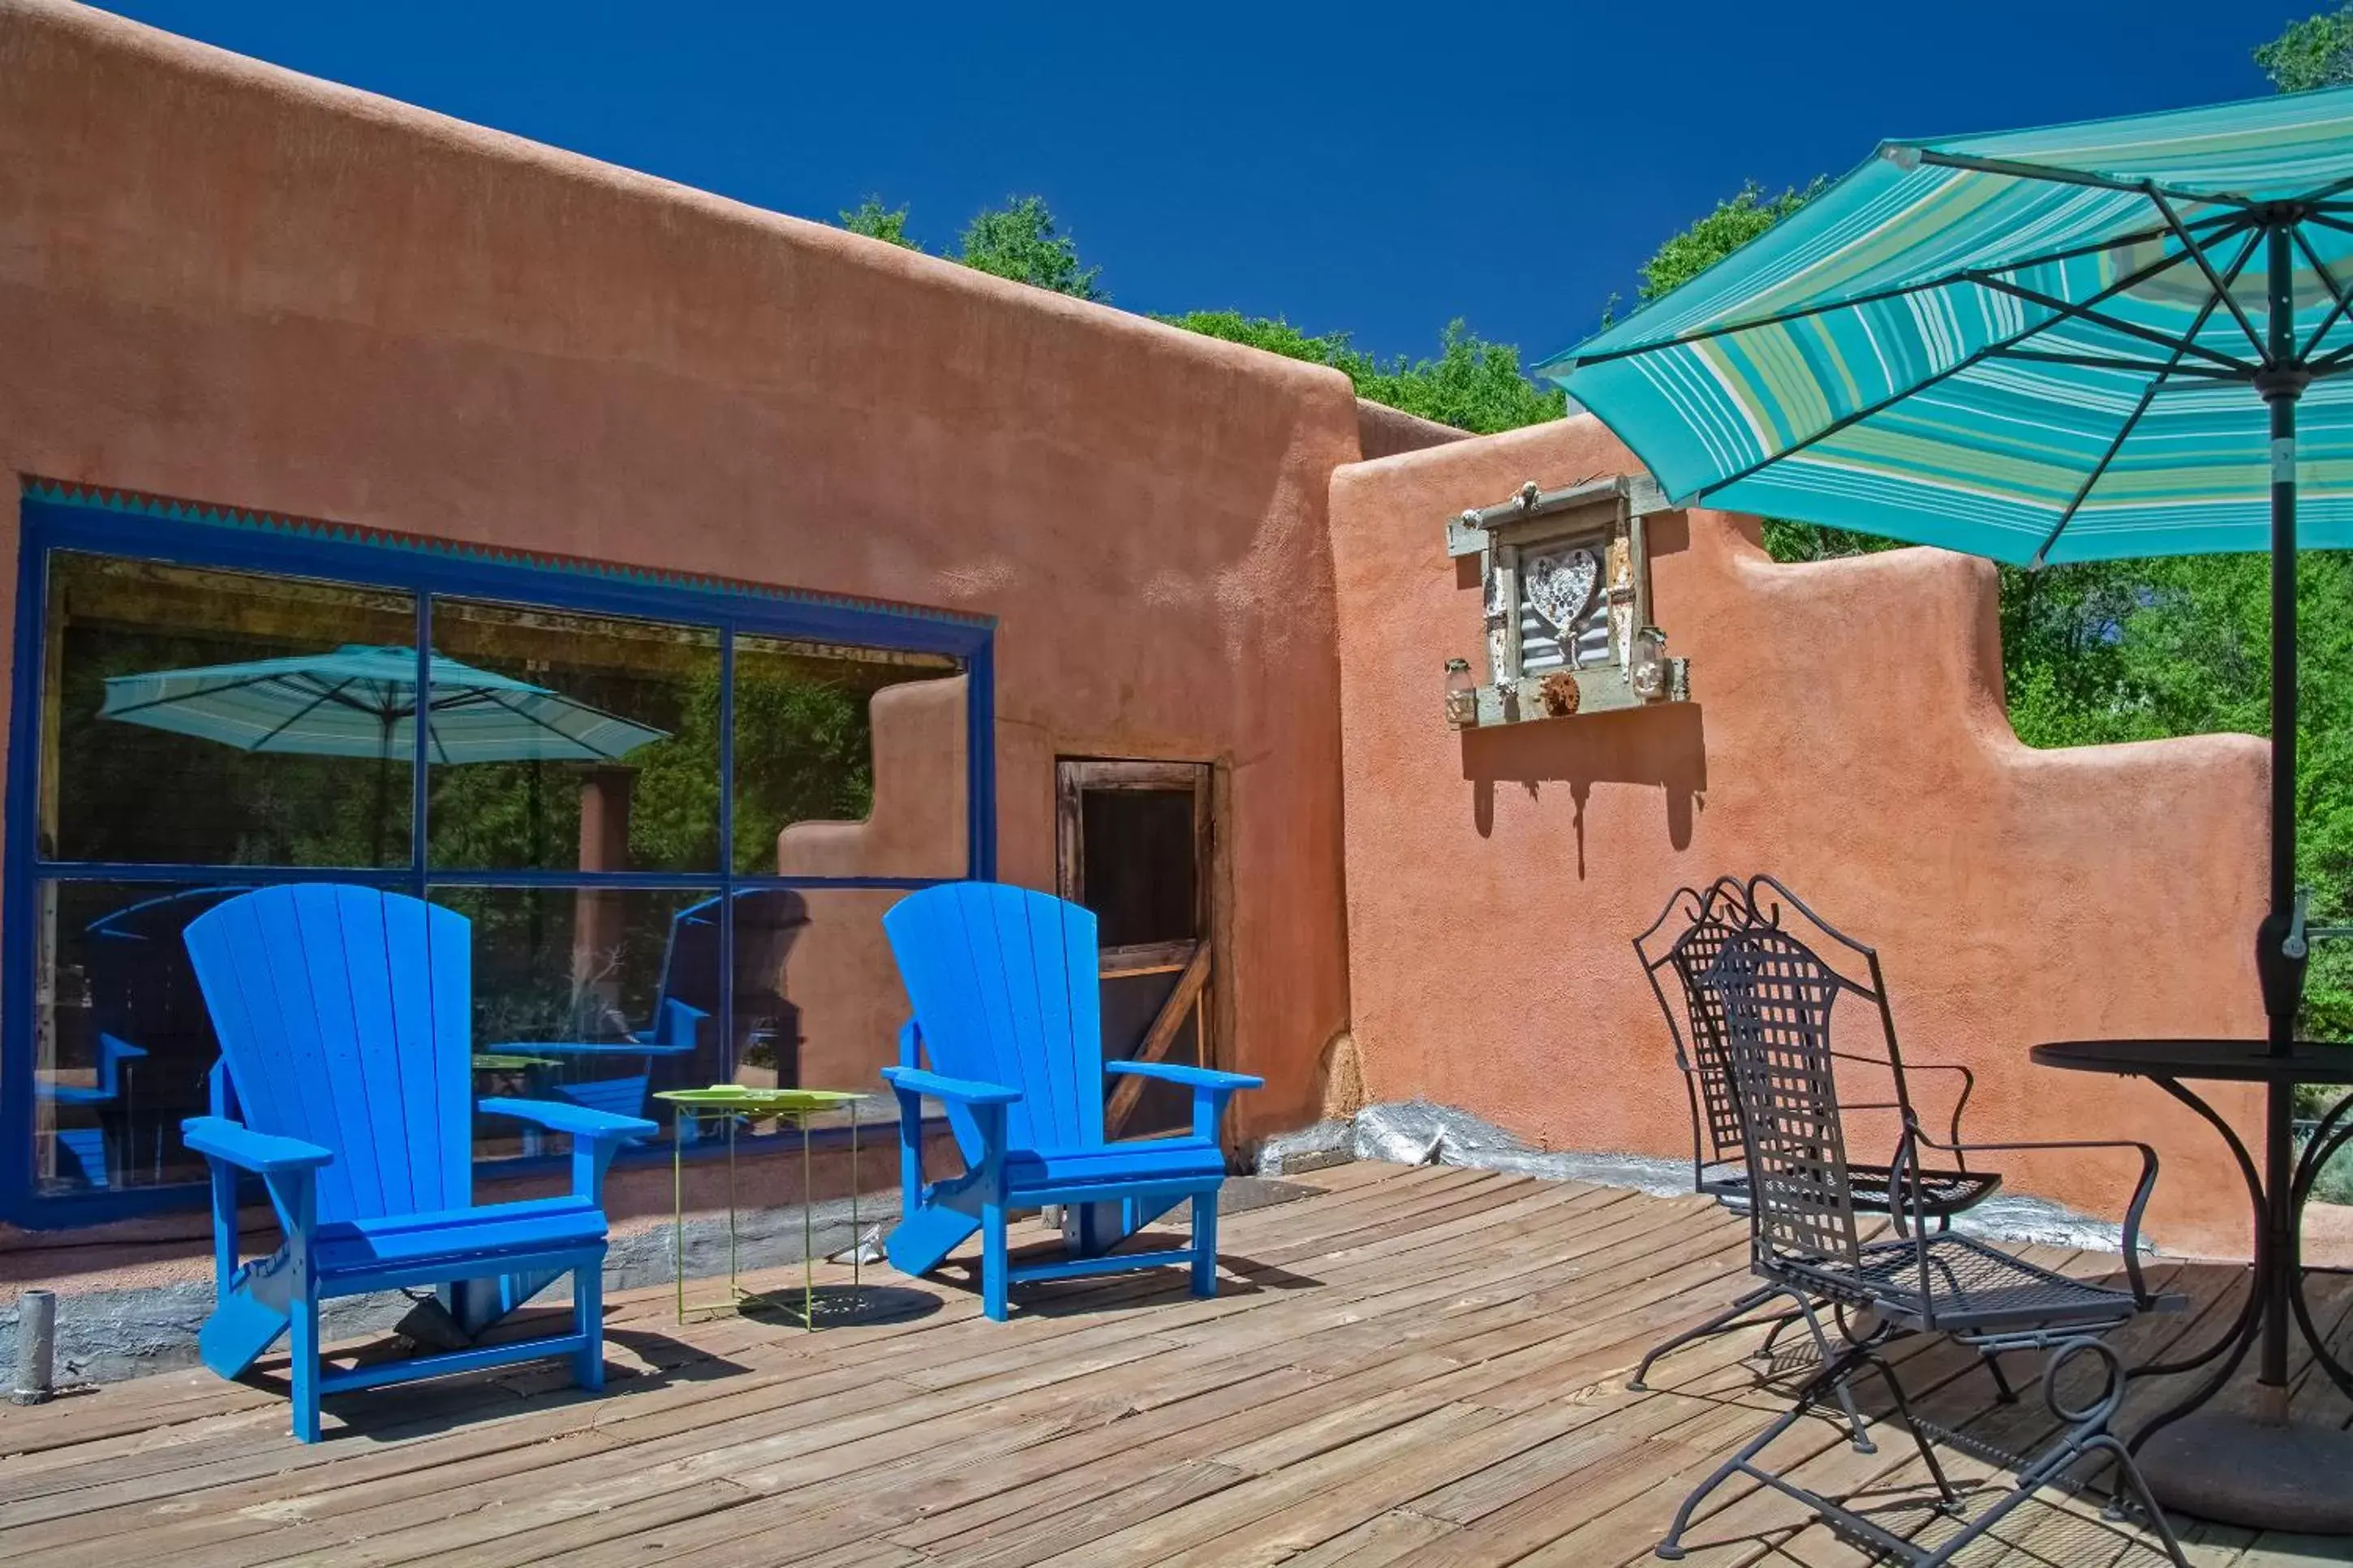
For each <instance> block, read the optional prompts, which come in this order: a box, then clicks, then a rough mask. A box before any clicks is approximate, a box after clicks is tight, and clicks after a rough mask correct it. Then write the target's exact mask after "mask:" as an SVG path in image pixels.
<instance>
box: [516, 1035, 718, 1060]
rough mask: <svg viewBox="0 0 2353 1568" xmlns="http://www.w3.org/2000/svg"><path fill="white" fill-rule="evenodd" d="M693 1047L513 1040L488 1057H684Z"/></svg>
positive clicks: (645, 1042) (634, 1042)
mask: <svg viewBox="0 0 2353 1568" xmlns="http://www.w3.org/2000/svg"><path fill="white" fill-rule="evenodd" d="M692 1049H694V1047H692V1046H691V1045H686V1046H665V1045H661V1044H659V1043H658V1042H656V1041H652V1040H638V1039H627V1040H510V1041H507V1042H506V1043H504V1044H502V1045H496V1046H491V1047H488V1049H487V1050H486V1051H485V1052H484V1054H485V1055H487V1056H515V1057H530V1056H542V1057H682V1056H684V1055H686V1054H687V1052H689V1051H691V1050H692Z"/></svg>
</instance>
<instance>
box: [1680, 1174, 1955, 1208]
mask: <svg viewBox="0 0 2353 1568" xmlns="http://www.w3.org/2000/svg"><path fill="white" fill-rule="evenodd" d="M1846 1174H1847V1184H1848V1187H1849V1189H1850V1190H1851V1191H1852V1193H1853V1194H1854V1212H1855V1213H1857V1214H1887V1213H1890V1212H1891V1211H1892V1210H1893V1208H1894V1203H1893V1200H1892V1194H1894V1190H1895V1173H1894V1171H1893V1170H1892V1169H1891V1168H1890V1167H1888V1166H1885V1165H1849V1166H1848V1167H1847V1168H1846ZM1699 1190H1700V1191H1701V1192H1703V1193H1705V1194H1707V1195H1708V1196H1710V1197H1712V1198H1714V1199H1715V1200H1716V1201H1717V1202H1718V1203H1722V1204H1729V1205H1736V1206H1739V1207H1744V1208H1745V1207H1746V1206H1747V1204H1748V1171H1747V1168H1746V1166H1742V1165H1736V1166H1732V1167H1729V1168H1716V1169H1711V1170H1710V1171H1708V1172H1707V1173H1705V1175H1704V1176H1703V1177H1702V1178H1701V1180H1700V1184H1699ZM2000 1190H2001V1177H2000V1175H1999V1174H1997V1173H1994V1172H1991V1171H1923V1172H1921V1173H1920V1203H1919V1205H1918V1212H1919V1213H1921V1214H1923V1215H1926V1216H1927V1217H1928V1218H1930V1219H1949V1218H1951V1217H1952V1216H1953V1215H1957V1214H1962V1213H1966V1212H1967V1211H1968V1210H1970V1209H1973V1208H1975V1207H1977V1206H1978V1205H1979V1204H1981V1203H1983V1202H1985V1201H1986V1199H1988V1198H1989V1197H1991V1196H1993V1195H1994V1194H1996V1193H1998V1192H2000ZM1907 1195H1908V1194H1907Z"/></svg>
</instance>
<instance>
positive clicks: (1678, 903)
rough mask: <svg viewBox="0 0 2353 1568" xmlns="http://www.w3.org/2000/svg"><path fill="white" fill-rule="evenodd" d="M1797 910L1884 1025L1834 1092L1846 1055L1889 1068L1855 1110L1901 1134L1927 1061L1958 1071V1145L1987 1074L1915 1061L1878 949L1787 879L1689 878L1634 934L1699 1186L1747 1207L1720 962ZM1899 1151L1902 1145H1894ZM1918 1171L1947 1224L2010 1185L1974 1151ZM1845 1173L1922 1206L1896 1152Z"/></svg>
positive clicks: (1836, 971) (1744, 1308)
mask: <svg viewBox="0 0 2353 1568" xmlns="http://www.w3.org/2000/svg"><path fill="white" fill-rule="evenodd" d="M1792 917H1794V918H1795V919H1796V920H1802V921H1803V922H1804V924H1805V925H1806V927H1807V928H1808V929H1809V931H1810V933H1811V934H1812V935H1813V936H1814V937H1815V939H1816V940H1817V941H1818V942H1820V943H1821V944H1822V945H1823V946H1826V947H1828V948H1830V949H1831V950H1832V951H1833V952H1837V953H1838V954H1839V962H1838V963H1837V964H1836V965H1835V966H1826V967H1829V969H1830V973H1831V975H1832V976H1833V978H1834V979H1835V981H1836V993H1838V994H1852V996H1853V997H1854V998H1855V1000H1856V1002H1857V1003H1858V1004H1861V1005H1867V1006H1868V1008H1869V1010H1870V1018H1871V1020H1872V1021H1873V1024H1874V1025H1875V1026H1876V1029H1877V1032H1878V1036H1879V1045H1880V1048H1879V1050H1878V1052H1877V1053H1876V1054H1873V1053H1870V1052H1863V1051H1843V1050H1837V1049H1832V1050H1831V1052H1830V1057H1831V1063H1832V1068H1831V1074H1832V1076H1831V1080H1830V1082H1829V1083H1827V1084H1826V1085H1825V1086H1824V1087H1825V1089H1826V1091H1828V1092H1830V1093H1831V1094H1833V1095H1835V1094H1836V1093H1837V1089H1838V1086H1837V1082H1836V1064H1837V1063H1839V1062H1845V1063H1848V1064H1850V1067H1851V1068H1852V1069H1859V1070H1860V1071H1862V1072H1863V1073H1866V1074H1868V1075H1869V1076H1870V1077H1871V1078H1872V1079H1873V1082H1874V1083H1876V1082H1877V1081H1878V1079H1879V1078H1880V1076H1881V1075H1884V1077H1885V1080H1886V1082H1887V1084H1888V1089H1889V1092H1888V1094H1887V1097H1886V1098H1885V1099H1882V1100H1856V1101H1852V1102H1848V1103H1847V1104H1846V1105H1845V1109H1847V1110H1869V1111H1873V1112H1879V1113H1893V1114H1894V1117H1895V1118H1896V1125H1897V1127H1898V1129H1899V1131H1898V1133H1897V1135H1896V1137H1897V1142H1900V1141H1901V1133H1900V1129H1901V1127H1902V1126H1903V1124H1904V1118H1905V1117H1907V1116H1909V1115H1911V1114H1912V1112H1913V1110H1914V1109H1915V1107H1914V1102H1913V1098H1912V1092H1911V1089H1910V1086H1909V1081H1908V1080H1909V1077H1910V1074H1911V1073H1914V1072H1926V1073H1936V1074H1938V1075H1942V1076H1944V1077H1947V1078H1949V1079H1951V1080H1952V1081H1953V1084H1954V1092H1953V1097H1952V1107H1951V1110H1950V1113H1949V1116H1948V1118H1947V1121H1946V1125H1947V1128H1948V1130H1949V1142H1950V1143H1951V1144H1952V1145H1953V1146H1956V1147H1957V1146H1958V1145H1959V1144H1960V1142H1961V1116H1962V1112H1963V1111H1964V1110H1967V1108H1968V1102H1969V1096H1970V1093H1971V1091H1972V1090H1973V1089H1974V1088H1975V1085H1976V1079H1975V1077H1974V1075H1972V1074H1971V1073H1970V1071H1969V1069H1968V1068H1966V1067H1962V1066H1960V1065H1958V1064H1956V1063H1943V1062H1915V1063H1909V1064H1907V1063H1906V1062H1905V1059H1904V1052H1903V1047H1902V1044H1901V1043H1900V1042H1899V1041H1898V1039H1897V1038H1896V1034H1895V1016H1894V1009H1893V1007H1892V1006H1891V1005H1890V1003H1889V1000H1888V988H1887V984H1886V982H1885V979H1884V977H1883V974H1882V973H1881V971H1880V966H1879V954H1878V952H1877V951H1876V950H1875V949H1873V947H1871V946H1870V945H1869V944H1867V943H1864V942H1858V941H1856V940H1855V939H1854V938H1852V937H1850V936H1848V935H1847V934H1846V933H1845V932H1843V931H1840V930H1839V929H1838V928H1837V927H1835V926H1833V925H1831V923H1830V922H1829V921H1826V920H1824V919H1822V917H1821V916H1820V915H1819V914H1817V913H1815V912H1814V910H1812V909H1811V908H1810V907H1809V906H1808V905H1807V903H1806V902H1805V900H1802V899H1800V898H1799V897H1798V896H1797V895H1796V894H1795V893H1793V892H1791V891H1790V890H1789V889H1788V887H1786V886H1785V885H1783V884H1782V883H1781V882H1780V881H1779V880H1778V879H1776V878H1773V877H1770V876H1767V875H1765V874H1763V873H1759V874H1757V875H1756V876H1753V877H1750V878H1749V879H1747V880H1746V882H1743V881H1741V880H1739V879H1736V878H1732V877H1719V878H1717V879H1715V881H1714V882H1711V883H1709V884H1708V885H1707V886H1706V887H1705V888H1704V889H1693V888H1678V889H1676V890H1675V892H1674V894H1673V895H1672V897H1670V898H1669V899H1668V900H1667V902H1666V905H1665V907H1664V908H1663V909H1662V910H1660V911H1659V916H1658V918H1657V919H1656V920H1654V921H1651V924H1650V927H1649V929H1647V930H1645V931H1643V932H1642V933H1641V935H1640V936H1637V937H1636V938H1635V939H1634V953H1635V956H1636V958H1637V959H1638V960H1640V962H1641V965H1642V973H1643V977H1644V978H1645V979H1647V980H1648V981H1649V982H1650V984H1651V995H1652V996H1653V997H1655V998H1656V999H1657V1001H1658V1004H1659V1011H1660V1013H1661V1015H1662V1016H1663V1017H1664V1018H1665V1019H1666V1022H1667V1034H1668V1037H1669V1038H1670V1039H1671V1040H1672V1042H1673V1045H1674V1053H1675V1066H1676V1068H1677V1069H1678V1070H1679V1071H1680V1072H1681V1073H1682V1074H1683V1089H1684V1093H1685V1095H1686V1096H1687V1098H1688V1099H1689V1100H1690V1104H1691V1118H1692V1185H1693V1188H1694V1190H1695V1191H1697V1192H1699V1193H1701V1194H1705V1195H1706V1196H1709V1197H1712V1198H1714V1199H1715V1200H1716V1201H1717V1202H1718V1203H1720V1204H1723V1205H1725V1206H1726V1207H1728V1208H1731V1209H1734V1210H1736V1211H1738V1212H1744V1213H1745V1212H1746V1209H1747V1207H1748V1202H1749V1184H1750V1180H1751V1178H1750V1174H1749V1167H1748V1159H1747V1149H1746V1142H1745V1140H1744V1136H1743V1133H1742V1131H1741V1129H1742V1121H1741V1117H1740V1110H1739V1106H1738V1102H1737V1099H1736V1096H1735V1094H1734V1092H1733V1084H1732V1068H1731V1061H1730V1058H1729V1057H1728V1055H1727V1054H1726V1050H1725V1015H1724V1003H1723V999H1722V997H1721V996H1720V995H1719V994H1718V992H1717V988H1716V986H1715V982H1714V979H1713V976H1712V971H1713V968H1714V965H1715V962H1716V959H1717V957H1718V956H1719V955H1720V954H1721V953H1722V952H1723V951H1724V948H1725V943H1726V942H1730V941H1731V940H1732V939H1733V938H1734V937H1736V936H1737V935H1739V934H1740V933H1741V932H1744V931H1752V930H1761V931H1780V930H1782V929H1784V922H1785V921H1792ZM1670 933H1672V934H1670ZM1662 939H1663V941H1662ZM1670 977H1672V978H1670ZM1834 999H1835V994H1833V995H1832V996H1831V997H1830V998H1826V999H1825V1001H1824V1005H1825V1006H1827V1005H1828V1003H1829V1001H1831V1000H1834ZM1893 1152H1894V1151H1893V1146H1892V1145H1891V1146H1890V1153H1891V1156H1892V1154H1893ZM1919 1174H1920V1181H1919V1188H1920V1192H1919V1194H1918V1195H1919V1197H1920V1198H1921V1199H1922V1200H1923V1201H1922V1202H1921V1203H1920V1204H1919V1205H1917V1206H1916V1210H1917V1213H1918V1214H1919V1215H1921V1216H1923V1217H1924V1218H1925V1219H1926V1221H1928V1222H1929V1223H1932V1224H1934V1225H1935V1226H1937V1227H1939V1228H1942V1227H1943V1226H1946V1225H1947V1224H1948V1223H1949V1221H1950V1219H1951V1217H1952V1216H1953V1215H1957V1214H1959V1213H1961V1212H1962V1211H1963V1210H1966V1209H1969V1208H1972V1207H1975V1206H1976V1205H1978V1204H1980V1203H1983V1202H1984V1201H1985V1200H1986V1199H1987V1198H1989V1197H1990V1196H1992V1195H1993V1194H1995V1193H1996V1192H1998V1191H1999V1190H2000V1187H2001V1176H2000V1173H1997V1172H1992V1171H1984V1170H1976V1171H1973V1170H1971V1169H1970V1168H1969V1165H1968V1159H1967V1157H1966V1156H1962V1157H1959V1158H1957V1159H1956V1160H1955V1161H1954V1162H1953V1166H1952V1168H1951V1169H1947V1170H1936V1171H1923V1172H1921V1173H1919ZM1844 1176H1845V1189H1844V1190H1845V1191H1846V1192H1847V1193H1848V1194H1849V1199H1850V1202H1851V1204H1852V1206H1853V1208H1854V1209H1855V1210H1856V1211H1857V1212H1859V1213H1862V1214H1869V1215H1883V1214H1891V1213H1893V1214H1894V1216H1895V1218H1896V1220H1897V1222H1898V1224H1903V1223H1906V1222H1907V1221H1908V1220H1909V1218H1910V1217H1911V1215H1913V1213H1914V1212H1915V1210H1914V1209H1913V1208H1911V1207H1905V1206H1903V1205H1894V1203H1893V1201H1892V1200H1893V1195H1894V1187H1895V1176H1894V1160H1893V1158H1892V1157H1891V1158H1890V1159H1889V1160H1887V1161H1884V1162H1872V1161H1865V1162H1863V1163H1859V1164H1858V1163H1852V1162H1849V1163H1846V1164H1845V1167H1844ZM1782 1295H1783V1292H1782V1291H1781V1290H1780V1289H1778V1288H1776V1287H1773V1286H1769V1285H1767V1286H1760V1287H1759V1288H1758V1289H1754V1290H1751V1291H1749V1292H1748V1293H1747V1294H1746V1295H1744V1296H1742V1297H1740V1298H1739V1299H1738V1300H1735V1301H1734V1302H1732V1303H1731V1304H1730V1305H1729V1306H1727V1307H1726V1308H1725V1310H1723V1311H1721V1312H1719V1313H1717V1314H1716V1315H1715V1317H1713V1318H1710V1319H1708V1320H1707V1321H1705V1322H1703V1323H1700V1324H1698V1325H1697V1326H1695V1327H1694V1328H1691V1329H1687V1330H1685V1331H1683V1332H1681V1333H1678V1334H1676V1335H1674V1336H1673V1337H1672V1338H1670V1339H1667V1340H1664V1341H1662V1342H1660V1343H1659V1344H1658V1345H1656V1346H1655V1347H1653V1348H1652V1349H1651V1352H1649V1353H1648V1354H1647V1355H1645V1356H1644V1357H1643V1358H1642V1362H1641V1366H1640V1367H1639V1368H1637V1369H1636V1371H1635V1373H1634V1378H1633V1381H1632V1383H1631V1384H1630V1386H1631V1387H1633V1388H1635V1389H1638V1390H1639V1389H1642V1388H1645V1387H1647V1386H1648V1379H1649V1377H1650V1373H1651V1367H1652V1366H1653V1365H1654V1364H1655V1363H1657V1362H1658V1361H1660V1360H1661V1359H1662V1357H1665V1356H1667V1355H1670V1354H1672V1353H1673V1352H1675V1351H1677V1350H1680V1349H1682V1348H1683V1346H1685V1345H1688V1344H1692V1343H1694V1342H1697V1341H1700V1340H1704V1339H1707V1338H1710V1337H1711V1336H1713V1335H1715V1334H1719V1333H1723V1332H1725V1331H1728V1330H1731V1329H1733V1328H1736V1327H1739V1326H1742V1325H1743V1324H1744V1322H1745V1321H1746V1320H1747V1318H1748V1314H1750V1313H1751V1312H1754V1311H1755V1310H1757V1309H1758V1308H1760V1307H1763V1306H1766V1305H1767V1304H1768V1303H1770V1302H1773V1301H1776V1300H1779V1299H1780V1298H1781V1297H1782ZM1795 1321H1797V1314H1796V1313H1795V1312H1793V1311H1784V1312H1782V1313H1781V1314H1780V1315H1779V1317H1778V1320H1776V1323H1777V1327H1776V1333H1777V1334H1778V1331H1779V1330H1781V1329H1784V1328H1787V1327H1788V1326H1789V1325H1790V1324H1792V1323H1794V1322H1795ZM1771 1345H1772V1341H1771V1340H1767V1342H1766V1349H1767V1352H1769V1351H1770V1349H1771ZM1852 1426H1853V1436H1854V1446H1855V1447H1856V1448H1858V1449H1859V1450H1861V1451H1862V1452H1864V1453H1868V1452H1870V1451H1871V1444H1870V1442H1869V1440H1868V1439H1867V1438H1866V1437H1865V1436H1863V1432H1862V1423H1861V1421H1860V1419H1859V1418H1857V1419H1855V1420H1854V1421H1853V1422H1852Z"/></svg>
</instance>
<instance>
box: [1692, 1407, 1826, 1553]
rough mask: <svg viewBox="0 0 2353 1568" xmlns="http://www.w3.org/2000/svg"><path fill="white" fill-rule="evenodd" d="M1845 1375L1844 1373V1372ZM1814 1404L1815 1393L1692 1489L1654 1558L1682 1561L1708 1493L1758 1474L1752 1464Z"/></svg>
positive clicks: (1775, 1419)
mask: <svg viewBox="0 0 2353 1568" xmlns="http://www.w3.org/2000/svg"><path fill="white" fill-rule="evenodd" d="M1841 1375H1844V1374H1843V1373H1841ZM1813 1405H1814V1401H1813V1397H1812V1394H1811V1393H1810V1392H1809V1394H1807V1395H1805V1396H1803V1397H1801V1398H1799V1401H1798V1403H1797V1404H1796V1405H1792V1406H1790V1408H1789V1409H1788V1411H1786V1412H1784V1413H1783V1414H1782V1415H1778V1416H1777V1417H1775V1418H1774V1421H1773V1424H1772V1425H1771V1426H1767V1427H1766V1428H1765V1430H1764V1431H1762V1432H1759V1433H1758V1434H1757V1436H1754V1437H1752V1438H1750V1439H1749V1441H1748V1443H1747V1446H1746V1447H1743V1448H1742V1449H1741V1450H1740V1452H1738V1453H1736V1454H1735V1455H1733V1456H1732V1458H1728V1459H1726V1460H1725V1461H1724V1463H1722V1464H1721V1465H1718V1466H1717V1467H1716V1468H1715V1474H1713V1475H1711V1476H1709V1477H1708V1478H1707V1479H1705V1480H1704V1481H1702V1482H1700V1484H1699V1485H1698V1486H1696V1487H1694V1488H1693V1489H1692V1491H1691V1495H1690V1496H1688V1497H1686V1498H1684V1499H1683V1506H1682V1507H1681V1508H1678V1509H1676V1510H1675V1518H1674V1522H1673V1523H1672V1524H1670V1525H1669V1526H1667V1533H1666V1536H1665V1538H1664V1539H1663V1540H1662V1541H1661V1542H1659V1543H1658V1544H1657V1545H1656V1546H1653V1547H1652V1548H1651V1554H1652V1555H1653V1556H1657V1557H1662V1558H1664V1559H1665V1560H1666V1561H1668V1562H1670V1563H1676V1562H1680V1561H1682V1559H1683V1531H1686V1530H1689V1529H1690V1528H1691V1520H1692V1514H1693V1513H1694V1511H1695V1510H1697V1509H1698V1508H1699V1505H1700V1504H1701V1503H1702V1502H1704V1501H1705V1500H1706V1499H1707V1495H1708V1493H1710V1492H1712V1491H1714V1490H1715V1489H1716V1488H1718V1487H1720V1486H1722V1485H1723V1484H1724V1483H1725V1482H1726V1481H1728V1480H1730V1479H1732V1478H1733V1477H1735V1476H1737V1475H1743V1474H1754V1473H1755V1472H1754V1470H1753V1468H1752V1466H1751V1461H1753V1460H1754V1459H1755V1458H1757V1455H1759V1454H1761V1453H1763V1452H1764V1451H1765V1450H1766V1449H1767V1447H1770V1446H1771V1445H1772V1442H1773V1439H1775V1438H1776V1437H1778V1436H1780V1435H1781V1434H1782V1433H1784V1432H1787V1431H1788V1429H1789V1428H1790V1427H1792V1426H1796V1425H1797V1424H1798V1423H1799V1421H1801V1420H1803V1419H1804V1418H1805V1415H1806V1413H1807V1412H1808V1411H1809V1410H1811V1409H1812V1408H1813Z"/></svg>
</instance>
